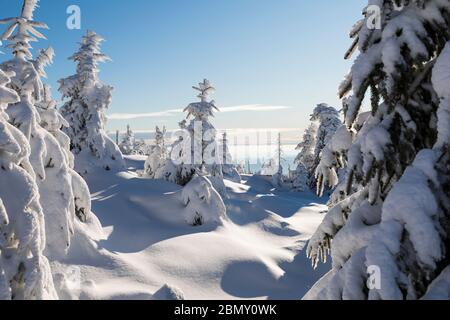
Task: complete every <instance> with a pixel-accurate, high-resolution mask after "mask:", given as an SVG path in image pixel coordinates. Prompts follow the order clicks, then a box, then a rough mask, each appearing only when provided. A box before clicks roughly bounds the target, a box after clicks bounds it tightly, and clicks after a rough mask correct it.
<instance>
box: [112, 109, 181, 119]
mask: <svg viewBox="0 0 450 320" xmlns="http://www.w3.org/2000/svg"><path fill="white" fill-rule="evenodd" d="M181 112H183V110H182V109H172V110H167V111H159V112H149V113H113V114H111V115H109V116H108V119H109V120H132V119H141V118H162V117H173V116H175V115H176V114H178V113H181Z"/></svg>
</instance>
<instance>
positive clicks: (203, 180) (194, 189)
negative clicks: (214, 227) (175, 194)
mask: <svg viewBox="0 0 450 320" xmlns="http://www.w3.org/2000/svg"><path fill="white" fill-rule="evenodd" d="M181 197H182V201H183V204H184V205H185V207H186V208H185V209H184V212H183V214H184V217H185V219H186V222H187V223H189V224H190V225H193V226H200V225H204V224H208V223H213V222H215V223H218V224H221V223H222V219H223V218H225V216H226V207H225V204H224V203H223V200H222V198H221V196H220V194H219V193H218V192H217V191H216V189H215V188H214V187H213V185H212V183H211V181H210V180H209V179H208V178H207V177H202V176H197V175H194V177H193V178H192V179H191V181H190V182H189V183H188V184H187V185H186V186H185V187H184V188H183V191H182V195H181Z"/></svg>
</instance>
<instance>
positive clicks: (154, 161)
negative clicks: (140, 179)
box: [144, 126, 168, 179]
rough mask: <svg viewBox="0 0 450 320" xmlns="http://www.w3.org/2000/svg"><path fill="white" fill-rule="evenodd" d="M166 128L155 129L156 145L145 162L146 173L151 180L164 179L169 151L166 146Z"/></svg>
mask: <svg viewBox="0 0 450 320" xmlns="http://www.w3.org/2000/svg"><path fill="white" fill-rule="evenodd" d="M165 134H166V128H165V127H164V128H163V130H161V129H160V128H159V127H158V126H156V129H155V145H154V146H153V147H152V149H151V151H150V154H149V156H148V158H147V160H146V161H145V165H144V173H145V175H146V176H147V177H149V178H151V179H164V174H165V172H164V166H165V164H166V161H167V158H168V150H167V148H166V144H165V138H164V136H165Z"/></svg>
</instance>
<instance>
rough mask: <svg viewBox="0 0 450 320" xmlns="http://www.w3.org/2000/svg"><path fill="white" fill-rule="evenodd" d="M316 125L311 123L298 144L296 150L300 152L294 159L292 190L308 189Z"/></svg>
mask: <svg viewBox="0 0 450 320" xmlns="http://www.w3.org/2000/svg"><path fill="white" fill-rule="evenodd" d="M316 135H317V123H316V122H315V121H313V122H311V124H310V125H309V127H308V128H307V129H306V130H305V133H304V134H303V141H302V142H300V143H299V144H298V146H297V148H296V150H300V152H299V154H298V155H297V157H296V158H295V163H296V164H297V168H296V170H295V172H294V175H293V179H292V181H293V182H292V186H293V188H294V190H297V191H306V190H308V189H309V188H310V185H311V177H312V172H313V170H314V162H315V157H314V152H315V146H316Z"/></svg>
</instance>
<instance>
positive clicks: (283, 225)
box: [53, 156, 329, 299]
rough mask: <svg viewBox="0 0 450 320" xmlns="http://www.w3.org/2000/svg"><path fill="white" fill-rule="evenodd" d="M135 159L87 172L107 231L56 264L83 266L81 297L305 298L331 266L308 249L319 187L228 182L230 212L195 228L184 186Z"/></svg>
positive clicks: (255, 180) (318, 208)
mask: <svg viewBox="0 0 450 320" xmlns="http://www.w3.org/2000/svg"><path fill="white" fill-rule="evenodd" d="M127 159H129V164H130V166H132V167H134V168H135V169H133V170H132V171H129V172H122V173H118V174H111V173H108V172H104V171H102V170H98V171H96V172H94V173H93V174H91V175H90V176H89V177H88V183H89V187H90V189H91V191H92V199H93V203H92V204H93V211H94V212H95V213H96V215H97V216H98V217H99V218H100V221H101V224H102V225H103V226H104V236H99V237H97V238H96V240H95V241H93V242H92V240H90V241H91V243H90V245H87V244H88V242H86V245H84V246H85V247H87V248H92V249H89V250H87V249H86V248H84V246H83V247H80V246H79V245H78V243H81V242H80V241H79V240H77V241H76V244H74V245H72V246H71V249H70V251H69V255H68V258H67V259H66V260H64V261H63V262H62V264H58V266H57V267H58V268H62V269H63V270H64V268H66V267H69V266H70V267H72V268H73V267H76V268H79V269H80V271H81V272H80V273H81V280H80V282H81V289H80V291H79V292H78V293H77V296H76V297H81V298H84V299H116V298H117V299H152V298H154V299H167V298H177V299H178V298H179V297H180V296H181V293H182V295H183V296H184V298H185V299H238V298H243V299H252V298H271V299H283V298H284V299H300V298H301V297H302V296H303V295H304V294H305V292H306V291H307V290H308V288H310V287H311V285H312V284H313V283H314V282H315V281H316V280H317V279H319V278H320V276H321V275H323V274H324V273H325V272H326V271H327V270H328V269H329V265H327V266H321V267H320V268H319V269H318V270H317V272H315V271H314V270H313V269H312V268H311V265H310V263H309V261H308V260H307V258H306V255H305V253H304V251H303V249H304V248H305V245H306V242H307V241H308V239H309V237H310V236H311V234H312V231H313V230H314V229H315V228H316V227H317V225H318V224H319V223H320V221H321V219H322V218H323V215H322V214H321V213H320V211H321V210H324V209H325V208H326V207H325V206H323V205H319V204H316V203H320V199H318V198H317V197H315V196H314V195H313V194H310V193H305V194H298V193H290V192H285V193H279V194H278V193H277V194H272V192H271V189H273V187H272V186H271V185H270V183H267V184H265V183H264V180H262V179H260V178H258V177H254V178H252V179H251V181H249V182H248V184H240V183H235V182H231V181H228V180H225V182H226V185H227V189H228V190H227V193H228V194H229V198H228V199H225V201H224V203H225V205H226V207H227V217H228V218H227V219H224V220H223V222H222V224H221V225H219V224H216V223H209V224H204V225H202V226H197V227H193V226H191V225H189V224H188V223H187V222H186V220H185V215H184V211H183V210H184V209H185V206H184V204H183V202H182V193H183V188H182V187H180V186H178V185H176V184H173V183H169V182H166V181H164V180H151V179H146V178H140V177H139V176H138V175H137V174H136V173H135V171H134V170H142V169H143V166H144V161H145V157H138V156H133V157H127ZM243 178H244V179H245V180H247V179H248V177H243ZM197 194H198V193H197ZM91 239H92V238H91ZM53 265H54V264H53ZM57 267H55V268H56V269H57ZM166 284H167V285H168V286H165V285H166ZM162 288H165V289H162ZM167 288H174V289H173V290H172V289H167ZM175 288H176V289H175ZM152 294H155V296H154V297H152ZM72 298H74V297H72Z"/></svg>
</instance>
